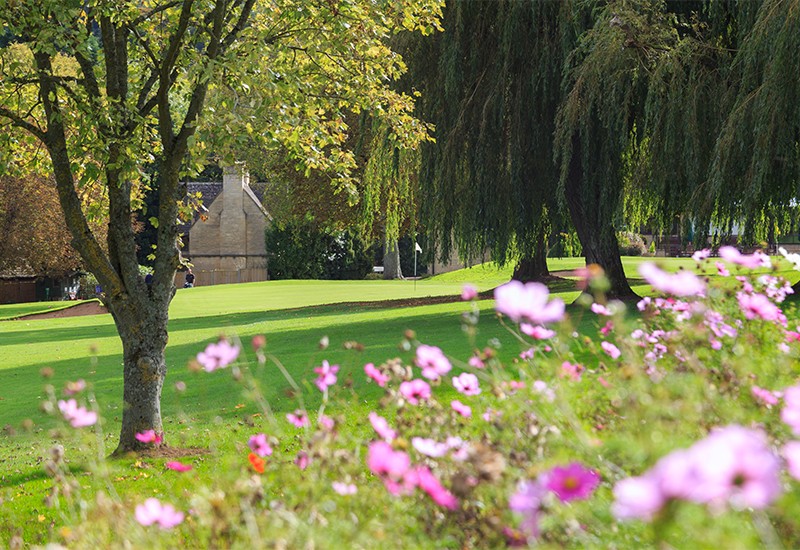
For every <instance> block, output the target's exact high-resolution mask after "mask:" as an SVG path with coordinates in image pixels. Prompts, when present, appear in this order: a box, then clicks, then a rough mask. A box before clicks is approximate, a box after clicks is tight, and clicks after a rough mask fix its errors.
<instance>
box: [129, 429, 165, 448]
mask: <svg viewBox="0 0 800 550" xmlns="http://www.w3.org/2000/svg"><path fill="white" fill-rule="evenodd" d="M134 437H135V438H136V441H141V442H142V443H155V444H156V445H157V444H159V443H161V441H162V438H161V434H157V433H156V432H155V431H154V430H145V431H143V432H142V433H137V434H136V435H135V436H134Z"/></svg>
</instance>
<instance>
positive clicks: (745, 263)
mask: <svg viewBox="0 0 800 550" xmlns="http://www.w3.org/2000/svg"><path fill="white" fill-rule="evenodd" d="M719 255H720V257H721V258H722V259H723V260H726V261H729V262H731V263H733V264H736V265H740V266H742V267H746V268H747V269H757V268H759V267H767V268H769V267H772V261H771V260H770V259H769V256H767V255H766V254H764V253H763V252H761V251H759V250H756V251H755V252H754V253H753V254H750V255H749V256H748V255H747V254H742V253H741V252H739V251H738V250H737V249H735V248H734V247H732V246H723V247H721V248H720V249H719Z"/></svg>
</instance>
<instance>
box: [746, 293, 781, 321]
mask: <svg viewBox="0 0 800 550" xmlns="http://www.w3.org/2000/svg"><path fill="white" fill-rule="evenodd" d="M736 297H737V298H738V300H739V307H740V308H741V309H742V312H743V313H744V316H745V317H746V318H748V319H755V318H757V317H758V318H761V319H764V320H765V321H779V320H780V319H781V310H780V308H779V307H778V306H776V305H775V304H773V303H772V302H771V301H770V299H769V298H767V297H766V296H764V295H763V294H746V293H744V292H740V293H738V294H737V295H736Z"/></svg>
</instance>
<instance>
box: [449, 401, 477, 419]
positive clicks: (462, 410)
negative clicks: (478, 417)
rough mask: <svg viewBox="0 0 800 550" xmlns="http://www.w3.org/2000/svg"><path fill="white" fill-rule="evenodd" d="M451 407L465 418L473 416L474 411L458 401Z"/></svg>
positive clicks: (452, 403)
mask: <svg viewBox="0 0 800 550" xmlns="http://www.w3.org/2000/svg"><path fill="white" fill-rule="evenodd" d="M450 407H451V408H452V409H453V410H454V411H456V412H457V413H458V414H460V415H461V416H463V417H464V418H469V417H470V416H472V409H471V408H470V407H469V406H468V405H465V404H464V403H462V402H461V401H458V400H457V399H454V400H453V401H451V402H450Z"/></svg>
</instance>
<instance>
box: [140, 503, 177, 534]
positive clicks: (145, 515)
mask: <svg viewBox="0 0 800 550" xmlns="http://www.w3.org/2000/svg"><path fill="white" fill-rule="evenodd" d="M136 521H138V522H139V523H140V524H141V525H144V526H145V527H147V526H149V525H154V524H156V525H158V526H159V527H161V528H162V529H172V528H173V527H175V526H176V525H180V524H181V522H183V512H178V511H177V510H175V508H173V506H172V505H171V504H162V503H161V502H160V501H159V500H158V499H157V498H148V499H147V500H145V501H144V503H143V504H140V505H138V506H137V507H136Z"/></svg>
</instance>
